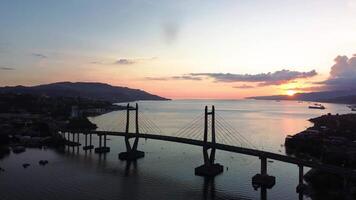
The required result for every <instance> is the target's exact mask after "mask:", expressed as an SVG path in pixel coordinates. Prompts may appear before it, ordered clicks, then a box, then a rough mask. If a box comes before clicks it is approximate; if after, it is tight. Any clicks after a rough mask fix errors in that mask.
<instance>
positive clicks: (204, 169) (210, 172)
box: [195, 106, 224, 177]
mask: <svg viewBox="0 0 356 200" xmlns="http://www.w3.org/2000/svg"><path fill="white" fill-rule="evenodd" d="M209 116H210V117H211V134H210V135H211V139H210V141H209V140H208V131H209V128H208V126H209V124H208V118H209ZM203 141H204V145H203V157H204V164H203V165H201V166H199V167H197V168H195V175H198V176H206V177H214V176H216V175H218V174H220V173H222V172H223V171H224V167H223V166H222V165H220V164H219V163H214V162H215V152H216V148H215V144H216V136H215V107H214V106H212V109H211V111H210V112H208V106H205V115H204V140H203ZM209 149H210V154H209Z"/></svg>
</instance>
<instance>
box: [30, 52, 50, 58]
mask: <svg viewBox="0 0 356 200" xmlns="http://www.w3.org/2000/svg"><path fill="white" fill-rule="evenodd" d="M32 56H34V57H37V58H41V59H45V58H48V57H47V56H46V55H43V54H40V53H32Z"/></svg>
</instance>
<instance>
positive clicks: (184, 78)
mask: <svg viewBox="0 0 356 200" xmlns="http://www.w3.org/2000/svg"><path fill="white" fill-rule="evenodd" d="M145 79H146V80H151V81H170V80H188V81H200V80H202V78H201V77H194V76H190V75H181V76H170V77H146V78H145Z"/></svg>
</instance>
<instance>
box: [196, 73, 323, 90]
mask: <svg viewBox="0 0 356 200" xmlns="http://www.w3.org/2000/svg"><path fill="white" fill-rule="evenodd" d="M190 75H191V76H193V77H209V78H212V79H214V81H215V82H230V83H234V82H255V83H258V86H269V85H281V84H285V83H288V82H290V81H293V80H295V79H301V78H310V77H313V76H316V75H317V72H316V71H315V70H311V71H309V72H298V71H290V70H286V69H283V70H280V71H276V72H273V73H272V72H268V73H260V74H231V73H191V74H190Z"/></svg>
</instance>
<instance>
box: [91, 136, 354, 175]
mask: <svg viewBox="0 0 356 200" xmlns="http://www.w3.org/2000/svg"><path fill="white" fill-rule="evenodd" d="M84 133H85V134H97V135H111V136H123V137H125V136H127V137H132V138H134V137H139V138H147V139H154V140H163V141H170V142H177V143H183V144H190V145H196V146H204V142H203V141H201V140H193V139H188V138H181V137H174V136H167V135H158V134H157V135H155V134H147V133H145V134H142V133H138V134H137V133H126V132H111V131H86V132H84ZM207 146H209V147H215V148H216V149H219V150H223V151H228V152H234V153H239V154H244V155H250V156H255V157H259V158H267V159H272V160H277V161H281V162H286V163H291V164H296V165H302V166H305V167H310V168H315V169H319V170H322V171H326V172H330V173H333V174H339V175H342V176H345V177H354V178H356V170H352V169H348V168H343V167H338V166H334V165H327V164H322V163H318V162H315V161H309V160H302V159H298V158H294V157H290V156H285V155H281V154H276V153H271V152H267V151H261V150H257V149H249V148H244V147H237V146H231V145H226V144H220V143H215V144H212V143H210V142H208V144H207Z"/></svg>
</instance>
